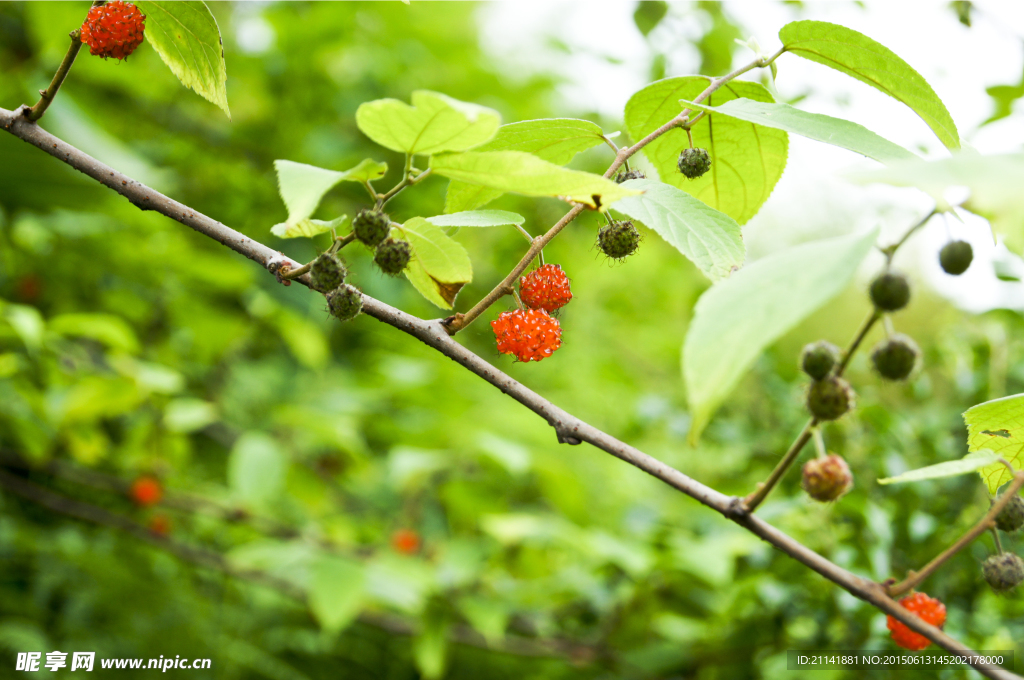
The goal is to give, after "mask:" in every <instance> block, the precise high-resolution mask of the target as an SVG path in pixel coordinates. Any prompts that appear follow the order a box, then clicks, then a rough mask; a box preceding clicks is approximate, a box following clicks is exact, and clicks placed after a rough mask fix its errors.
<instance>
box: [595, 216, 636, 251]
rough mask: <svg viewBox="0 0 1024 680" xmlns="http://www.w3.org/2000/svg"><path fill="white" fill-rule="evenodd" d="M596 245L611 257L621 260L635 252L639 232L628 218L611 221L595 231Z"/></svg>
mask: <svg viewBox="0 0 1024 680" xmlns="http://www.w3.org/2000/svg"><path fill="white" fill-rule="evenodd" d="M597 245H598V247H599V248H601V252H603V253H604V254H605V255H607V256H608V257H610V258H611V259H613V260H622V259H625V258H627V257H629V256H630V255H632V254H633V253H635V252H636V249H637V247H639V245H640V232H639V231H637V229H636V227H634V226H633V222H631V221H630V220H622V221H620V222H611V223H609V224H608V225H606V226H604V227H602V228H601V231H599V232H597Z"/></svg>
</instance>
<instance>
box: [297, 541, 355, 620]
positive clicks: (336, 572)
mask: <svg viewBox="0 0 1024 680" xmlns="http://www.w3.org/2000/svg"><path fill="white" fill-rule="evenodd" d="M310 571H311V574H310V576H311V580H310V584H309V593H308V595H307V599H308V601H309V608H310V611H312V612H313V615H314V616H315V617H316V619H317V621H318V622H319V623H320V626H321V627H322V628H323V629H324V630H325V631H327V632H328V633H331V634H335V633H337V632H339V631H340V630H342V629H343V628H345V627H346V626H347V625H348V624H350V623H351V622H352V621H353V620H354V619H355V618H356V615H358V614H359V610H360V608H361V607H362V604H363V594H364V592H365V589H366V574H365V573H364V570H363V566H362V565H361V564H359V563H358V562H354V561H352V560H347V559H344V558H341V557H336V556H333V555H323V556H320V557H319V558H318V559H317V560H316V561H315V562H313V565H312V568H311V570H310Z"/></svg>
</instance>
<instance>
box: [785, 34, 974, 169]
mask: <svg viewBox="0 0 1024 680" xmlns="http://www.w3.org/2000/svg"><path fill="white" fill-rule="evenodd" d="M779 39H780V40H781V41H782V44H783V46H784V47H785V48H786V51H787V52H791V53H793V54H795V55H796V56H798V57H803V58H804V59H809V60H810V61H813V62H817V63H819V64H823V65H825V66H828V67H829V68H832V69H835V70H837V71H840V72H841V73H845V74H846V75H848V76H852V77H853V78H856V79H857V80H859V81H861V82H863V83H867V84H868V85H871V86H872V87H874V88H876V89H878V90H880V91H881V92H884V93H885V94H887V95H889V96H890V97H892V98H893V99H895V100H897V101H900V102H903V103H904V104H906V105H907V106H909V107H910V108H911V109H912V110H913V111H914V113H916V114H917V115H919V116H920V117H921V118H922V119H923V120H924V122H925V123H927V124H928V127H930V128H931V129H932V132H934V133H935V136H936V137H938V138H939V141H941V142H942V143H943V144H945V145H946V147H948V148H950V149H959V148H960V135H959V134H958V133H957V131H956V124H955V123H954V122H953V118H952V116H950V115H949V111H947V110H946V105H945V104H943V103H942V100H941V99H939V96H938V95H937V94H935V90H933V89H932V87H931V85H929V84H928V81H926V80H925V79H924V77H922V76H921V74H920V73H918V72H917V71H915V70H914V69H913V68H912V67H911V66H910V64H908V63H907V62H905V61H903V60H902V59H900V58H899V57H898V56H896V54H895V53H894V52H893V51H892V50H890V49H889V48H888V47H885V46H884V45H881V44H880V43H878V42H876V41H874V40H872V39H871V38H869V37H867V36H866V35H864V34H863V33H858V32H857V31H855V30H853V29H851V28H846V27H845V26H839V25H838V24H830V23H828V22H825V21H794V22H792V23H789V24H786V25H785V26H783V27H782V29H781V30H780V31H779Z"/></svg>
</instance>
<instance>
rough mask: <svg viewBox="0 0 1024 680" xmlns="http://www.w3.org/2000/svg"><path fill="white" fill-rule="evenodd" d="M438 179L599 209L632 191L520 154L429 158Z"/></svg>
mask: <svg viewBox="0 0 1024 680" xmlns="http://www.w3.org/2000/svg"><path fill="white" fill-rule="evenodd" d="M430 167H431V168H432V169H433V171H434V172H435V173H436V174H438V175H444V176H445V177H448V178H451V179H457V180H460V181H463V182H468V183H470V184H478V185H480V186H484V187H489V188H491V189H497V190H500V191H502V192H509V191H510V192H514V193H518V194H524V195H526V196H560V197H565V198H567V199H568V200H571V201H577V202H579V203H585V204H587V205H589V206H590V207H592V208H600V207H603V206H607V205H608V204H609V203H613V202H615V201H617V200H619V199H620V198H625V197H626V196H632V195H634V194H636V193H637V192H636V191H633V190H631V189H626V188H625V187H623V186H622V185H620V184H616V183H615V182H613V181H611V180H608V179H605V178H604V177H601V176H599V175H594V174H591V173H589V172H582V171H580V170H569V169H567V168H563V167H561V166H559V165H555V164H554V163H549V162H548V161H545V160H541V159H540V158H537V157H536V156H534V155H533V154H529V153H524V152H522V151H483V152H472V151H471V152H468V153H458V154H445V155H443V156H431V158H430Z"/></svg>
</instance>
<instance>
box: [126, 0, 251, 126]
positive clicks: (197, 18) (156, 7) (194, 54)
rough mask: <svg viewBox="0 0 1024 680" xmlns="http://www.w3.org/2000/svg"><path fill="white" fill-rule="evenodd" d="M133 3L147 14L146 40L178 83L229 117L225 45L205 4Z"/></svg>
mask: <svg viewBox="0 0 1024 680" xmlns="http://www.w3.org/2000/svg"><path fill="white" fill-rule="evenodd" d="M135 4H136V5H137V6H138V7H139V9H140V10H142V12H143V13H144V14H145V15H146V40H147V41H149V43H150V44H151V45H152V46H153V49H155V50H156V53H157V54H159V55H160V58H161V59H163V61H164V63H165V64H167V67H168V68H170V69H171V72H172V73H174V75H176V76H178V80H180V81H181V84H182V85H184V86H185V87H190V88H192V89H193V90H195V91H196V92H197V93H198V94H199V95H200V96H202V97H204V98H205V99H207V100H208V101H210V102H212V103H214V104H216V105H217V106H219V107H220V108H221V110H222V111H224V113H225V114H227V117H228V118H231V110H230V109H229V108H228V92H227V87H226V84H227V79H228V70H227V66H226V65H225V63H224V42H223V41H222V40H221V37H220V28H219V27H218V26H217V20H216V19H214V18H213V14H212V13H211V12H210V8H209V7H207V6H206V3H205V2H168V1H167V0H139V2H136V3H135Z"/></svg>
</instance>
